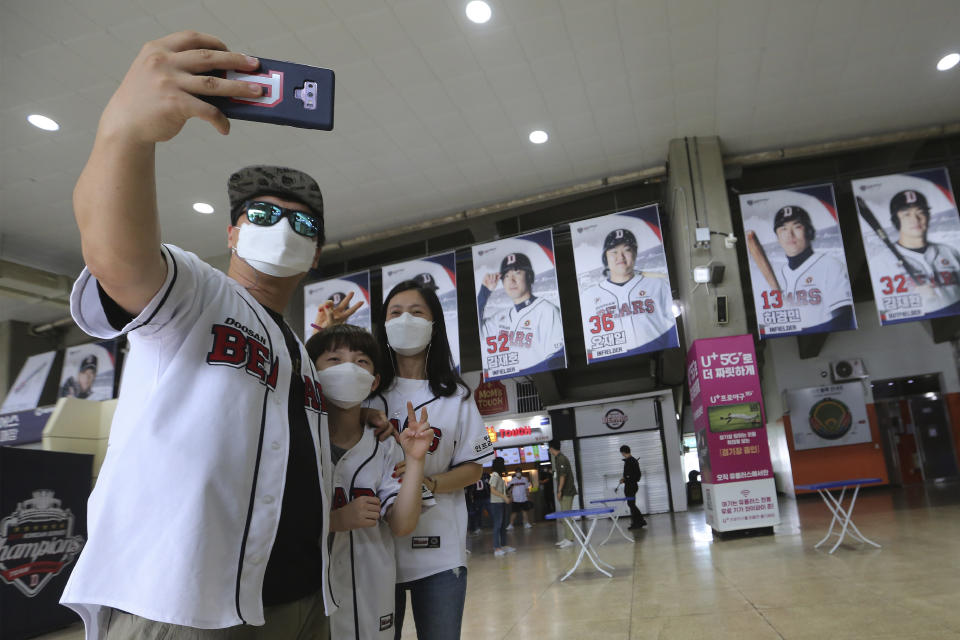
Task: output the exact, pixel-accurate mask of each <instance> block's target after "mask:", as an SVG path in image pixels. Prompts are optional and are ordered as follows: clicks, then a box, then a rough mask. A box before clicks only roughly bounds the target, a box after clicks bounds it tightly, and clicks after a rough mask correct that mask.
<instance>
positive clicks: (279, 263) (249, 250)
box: [236, 220, 317, 278]
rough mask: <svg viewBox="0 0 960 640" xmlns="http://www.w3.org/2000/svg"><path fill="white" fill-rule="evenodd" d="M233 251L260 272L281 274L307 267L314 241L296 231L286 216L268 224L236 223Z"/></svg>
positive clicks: (308, 268) (313, 250)
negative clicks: (238, 228) (238, 225)
mask: <svg viewBox="0 0 960 640" xmlns="http://www.w3.org/2000/svg"><path fill="white" fill-rule="evenodd" d="M236 251H237V256H239V257H240V258H242V259H243V260H244V261H245V262H246V263H247V264H249V265H250V266H251V267H253V268H254V269H256V270H257V271H259V272H260V273H265V274H267V275H270V276H276V277H278V278H285V277H288V276H295V275H297V274H299V273H306V272H307V271H309V270H310V267H312V266H313V259H314V256H315V255H316V253H317V242H316V240H314V239H313V238H307V237H305V236H302V235H300V234H298V233H296V232H295V231H294V230H293V229H291V228H290V225H289V224H287V222H286V220H281V221H279V222H278V223H276V224H274V225H271V226H269V227H260V226H257V225H254V224H249V223H248V224H242V225H240V232H239V234H238V236H237V249H236Z"/></svg>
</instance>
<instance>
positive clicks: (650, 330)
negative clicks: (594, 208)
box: [570, 204, 679, 363]
mask: <svg viewBox="0 0 960 640" xmlns="http://www.w3.org/2000/svg"><path fill="white" fill-rule="evenodd" d="M570 232H571V235H572V236H573V260H574V263H575V264H576V268H577V285H578V287H577V288H578V289H579V291H580V316H581V320H582V323H583V341H584V346H585V348H586V352H587V362H588V363H593V362H600V361H603V360H611V359H613V358H623V357H626V356H632V355H637V354H640V353H647V352H649V351H658V350H660V349H666V348H668V347H676V346H678V345H679V341H678V339H677V322H676V318H674V316H673V295H672V293H671V288H670V277H669V275H668V274H667V256H666V253H664V250H663V235H662V234H661V231H660V214H659V210H658V207H657V205H655V204H652V205H649V206H646V207H641V208H639V209H632V210H630V211H623V212H621V213H614V214H611V215H608V216H601V217H599V218H591V219H590V220H583V221H581V222H577V223H573V224H571V225H570Z"/></svg>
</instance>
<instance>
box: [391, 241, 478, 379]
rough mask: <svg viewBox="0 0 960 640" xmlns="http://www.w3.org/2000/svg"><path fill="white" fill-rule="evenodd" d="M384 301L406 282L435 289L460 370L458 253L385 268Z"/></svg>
mask: <svg viewBox="0 0 960 640" xmlns="http://www.w3.org/2000/svg"><path fill="white" fill-rule="evenodd" d="M381 277H382V281H383V301H384V302H386V301H387V294H389V293H390V290H391V289H393V288H394V287H395V286H397V285H398V284H400V283H401V282H403V281H404V280H416V281H417V282H418V283H419V284H420V285H422V286H423V287H426V288H428V289H432V290H433V292H434V293H436V294H437V298H439V299H440V306H441V307H442V308H443V321H444V324H446V326H447V342H449V343H450V355H451V356H453V366H454V367H455V368H456V369H458V370H459V369H460V324H459V323H458V322H457V254H456V252H454V251H451V252H449V253H441V254H439V255H436V256H429V257H426V258H422V259H420V260H410V261H408V262H400V263H398V264H392V265H389V266H386V267H383V269H382V270H381Z"/></svg>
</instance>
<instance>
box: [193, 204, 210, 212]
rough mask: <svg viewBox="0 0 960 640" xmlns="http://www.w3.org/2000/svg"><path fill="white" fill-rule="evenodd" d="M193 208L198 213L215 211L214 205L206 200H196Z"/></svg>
mask: <svg viewBox="0 0 960 640" xmlns="http://www.w3.org/2000/svg"><path fill="white" fill-rule="evenodd" d="M193 210H194V211H196V212H197V213H213V207H212V206H211V205H209V204H207V203H206V202H194V203H193Z"/></svg>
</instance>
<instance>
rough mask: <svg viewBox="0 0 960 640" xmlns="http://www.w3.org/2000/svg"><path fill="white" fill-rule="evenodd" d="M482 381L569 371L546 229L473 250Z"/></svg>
mask: <svg viewBox="0 0 960 640" xmlns="http://www.w3.org/2000/svg"><path fill="white" fill-rule="evenodd" d="M473 272H474V273H473V276H474V281H475V282H476V293H477V312H478V315H479V320H480V349H481V356H482V358H483V378H484V380H498V379H500V378H513V377H516V376H522V375H527V374H530V373H537V372H539V371H547V370H550V369H562V368H563V367H565V366H567V356H566V350H565V349H564V346H563V322H562V321H561V318H560V294H559V291H558V289H557V265H556V260H555V258H554V254H553V233H552V232H551V230H550V229H544V230H543V231H535V232H534V233H528V234H526V235H522V236H517V237H515V238H508V239H506V240H498V241H496V242H490V243H487V244H479V245H474V247H473Z"/></svg>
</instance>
